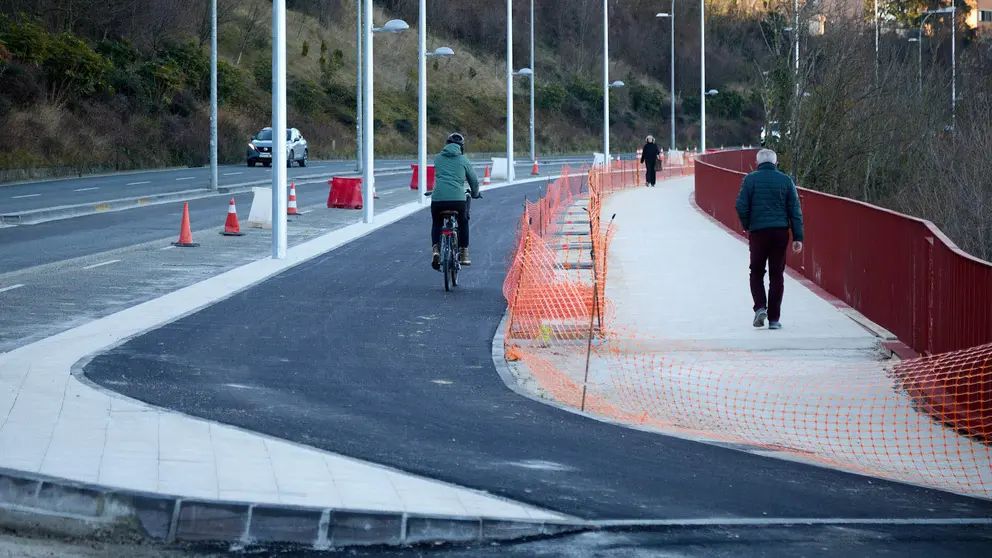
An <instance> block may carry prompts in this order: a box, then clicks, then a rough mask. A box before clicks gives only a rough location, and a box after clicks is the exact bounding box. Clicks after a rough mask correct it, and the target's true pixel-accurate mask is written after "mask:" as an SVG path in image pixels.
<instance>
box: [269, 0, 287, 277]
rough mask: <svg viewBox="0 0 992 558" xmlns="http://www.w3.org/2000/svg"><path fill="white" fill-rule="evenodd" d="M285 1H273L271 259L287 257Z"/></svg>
mask: <svg viewBox="0 0 992 558" xmlns="http://www.w3.org/2000/svg"><path fill="white" fill-rule="evenodd" d="M286 166H287V161H286V0H273V2H272V259H276V260H281V259H283V258H285V257H286V246H287V236H286V203H287V200H286Z"/></svg>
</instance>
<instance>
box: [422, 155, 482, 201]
mask: <svg viewBox="0 0 992 558" xmlns="http://www.w3.org/2000/svg"><path fill="white" fill-rule="evenodd" d="M466 180H468V184H469V186H471V187H472V196H473V197H474V196H478V195H479V177H478V176H476V174H475V169H474V168H473V167H472V163H471V161H469V160H468V157H466V156H464V155H462V148H461V147H459V146H458V144H456V143H449V144H448V145H446V146H445V147H444V149H443V150H442V151H441V152H440V153H438V155H437V157H435V158H434V193H433V194H431V200H432V201H465V181H466Z"/></svg>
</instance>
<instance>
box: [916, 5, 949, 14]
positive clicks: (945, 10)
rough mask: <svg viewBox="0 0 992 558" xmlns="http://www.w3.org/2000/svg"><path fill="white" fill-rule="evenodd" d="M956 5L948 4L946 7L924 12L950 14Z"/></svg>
mask: <svg viewBox="0 0 992 558" xmlns="http://www.w3.org/2000/svg"><path fill="white" fill-rule="evenodd" d="M954 9H955V6H948V7H946V8H940V9H939V10H927V11H925V12H923V13H925V14H949V13H953V12H954Z"/></svg>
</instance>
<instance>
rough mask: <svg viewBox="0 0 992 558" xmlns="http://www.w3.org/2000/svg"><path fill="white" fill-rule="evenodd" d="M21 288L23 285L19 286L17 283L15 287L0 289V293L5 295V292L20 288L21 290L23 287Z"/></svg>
mask: <svg viewBox="0 0 992 558" xmlns="http://www.w3.org/2000/svg"><path fill="white" fill-rule="evenodd" d="M23 286H24V285H23V284H21V283H18V284H16V285H11V286H9V287H4V288H2V289H0V293H5V292H7V291H12V290H14V289H20V288H21V287H23Z"/></svg>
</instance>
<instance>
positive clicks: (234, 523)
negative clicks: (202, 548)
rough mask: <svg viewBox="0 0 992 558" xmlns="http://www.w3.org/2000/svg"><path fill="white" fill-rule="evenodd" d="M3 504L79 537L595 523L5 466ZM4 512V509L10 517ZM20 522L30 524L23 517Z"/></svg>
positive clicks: (580, 527)
mask: <svg viewBox="0 0 992 558" xmlns="http://www.w3.org/2000/svg"><path fill="white" fill-rule="evenodd" d="M0 511H4V512H7V513H9V514H12V515H19V516H22V517H27V516H33V517H35V518H36V519H35V520H33V521H30V523H38V524H44V526H45V529H46V530H48V531H53V532H57V533H69V532H71V534H72V535H73V536H79V535H80V534H86V535H90V536H100V535H105V534H107V533H111V532H112V533H114V536H115V537H120V536H122V535H129V536H130V537H133V538H137V539H144V540H148V541H152V542H158V543H177V542H183V543H229V544H235V545H239V546H277V545H293V546H297V547H305V548H311V549H313V550H327V549H329V548H342V547H351V546H372V545H386V546H406V545H415V544H438V543H479V542H490V541H508V540H514V539H526V538H534V537H548V536H555V535H561V534H567V533H576V532H579V531H584V530H588V529H592V528H594V527H593V526H592V524H589V523H586V522H583V521H574V522H567V521H562V522H548V521H528V520H519V519H502V518H498V517H481V516H465V517H452V516H441V515H426V514H410V513H402V512H381V511H366V510H342V509H333V508H307V507H297V506H283V505H255V504H252V503H250V502H233V501H221V500H213V501H206V500H193V499H183V498H179V497H176V496H168V495H161V494H149V493H142V492H136V491H124V490H115V489H112V488H108V487H104V486H99V485H91V484H84V483H74V482H68V481H62V480H59V479H55V478H51V477H46V476H42V475H34V474H27V473H21V472H14V471H9V470H6V469H0ZM3 519H4V514H0V524H3V523H4V521H3ZM21 523H22V524H23V523H25V521H24V520H23V519H22V520H21Z"/></svg>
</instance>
